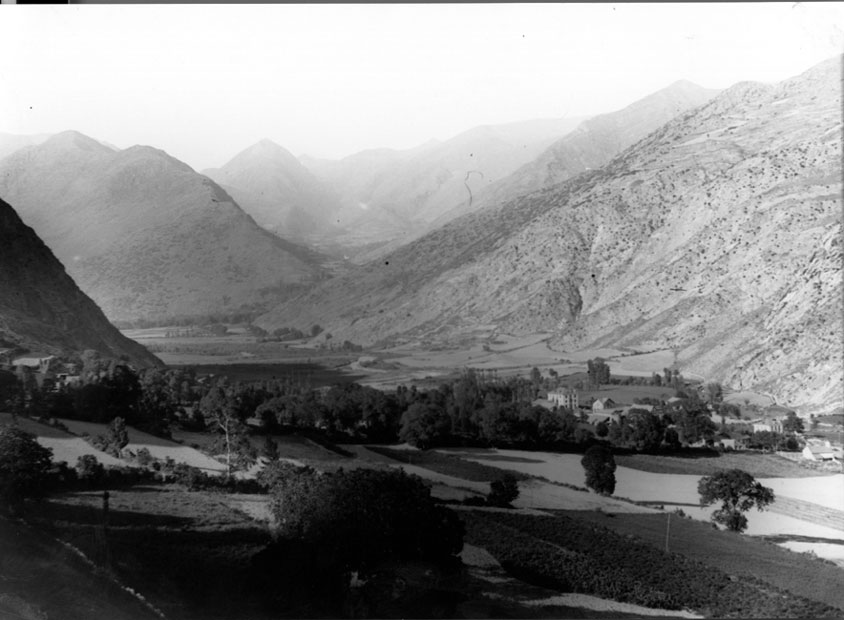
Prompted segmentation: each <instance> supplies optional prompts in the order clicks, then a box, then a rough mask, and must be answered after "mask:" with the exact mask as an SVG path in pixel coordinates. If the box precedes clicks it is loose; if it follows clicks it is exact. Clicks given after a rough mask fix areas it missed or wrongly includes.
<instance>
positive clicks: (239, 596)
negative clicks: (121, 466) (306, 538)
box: [30, 484, 272, 620]
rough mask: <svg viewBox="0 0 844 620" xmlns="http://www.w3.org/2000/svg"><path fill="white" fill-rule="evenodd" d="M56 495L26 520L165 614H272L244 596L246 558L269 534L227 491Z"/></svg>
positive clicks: (146, 489) (143, 489)
mask: <svg viewBox="0 0 844 620" xmlns="http://www.w3.org/2000/svg"><path fill="white" fill-rule="evenodd" d="M109 493H110V498H109V505H110V508H109V513H108V527H107V528H104V527H103V522H104V515H103V509H102V492H78V493H67V494H60V495H56V496H53V497H50V498H49V499H47V500H45V501H43V502H42V503H41V505H39V506H38V507H37V511H33V513H32V515H31V516H30V520H31V522H32V523H33V524H34V525H36V526H37V527H39V528H41V529H43V530H44V531H46V532H49V533H51V534H52V535H54V536H55V537H57V538H59V539H62V540H66V541H69V542H71V543H72V544H73V545H74V546H75V547H77V548H78V549H80V550H81V551H82V553H84V554H85V555H86V556H87V557H88V558H90V559H91V560H92V561H93V562H94V563H95V564H97V565H99V566H102V567H104V568H105V569H106V570H108V571H110V572H112V573H113V574H115V575H116V576H117V578H118V579H119V580H120V581H121V582H122V583H123V584H125V585H126V586H128V587H130V588H132V589H133V590H135V591H138V592H142V593H143V595H144V596H145V597H146V599H147V600H148V601H149V602H150V603H151V604H152V605H154V606H155V607H156V608H158V609H160V610H161V611H162V612H163V613H164V615H165V616H166V617H167V618H172V619H177V620H180V619H187V618H199V617H201V618H212V619H223V618H232V617H244V615H246V616H248V617H251V618H259V619H261V618H270V617H272V615H271V614H268V613H267V612H266V611H264V610H262V609H261V607H260V606H259V605H257V604H256V603H254V602H253V598H252V597H251V596H249V595H248V592H249V582H250V559H251V557H252V555H253V554H255V553H257V552H258V551H260V550H261V549H262V548H263V547H264V546H265V545H266V544H267V543H268V542H269V540H270V534H269V532H268V530H267V528H266V527H265V525H263V524H261V523H258V522H256V521H254V520H253V519H252V518H251V517H249V516H247V515H246V514H245V513H244V512H242V511H240V510H237V509H235V508H233V507H232V506H231V505H230V502H229V500H228V496H226V495H224V494H216V493H205V492H186V491H184V490H183V489H181V488H179V487H178V486H177V485H152V484H150V485H139V486H135V487H132V488H129V489H125V490H112V491H110V492H109Z"/></svg>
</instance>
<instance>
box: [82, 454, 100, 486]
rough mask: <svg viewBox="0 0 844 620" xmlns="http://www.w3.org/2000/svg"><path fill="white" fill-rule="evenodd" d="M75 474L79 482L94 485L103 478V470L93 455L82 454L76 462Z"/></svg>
mask: <svg viewBox="0 0 844 620" xmlns="http://www.w3.org/2000/svg"><path fill="white" fill-rule="evenodd" d="M76 473H77V475H78V477H79V480H83V481H86V482H88V483H91V484H96V483H98V482H100V481H102V479H103V477H104V476H105V468H104V467H103V465H102V463H100V462H99V461H98V460H97V457H96V456H94V455H93V454H83V455H82V456H80V457H79V458H78V459H77V460H76Z"/></svg>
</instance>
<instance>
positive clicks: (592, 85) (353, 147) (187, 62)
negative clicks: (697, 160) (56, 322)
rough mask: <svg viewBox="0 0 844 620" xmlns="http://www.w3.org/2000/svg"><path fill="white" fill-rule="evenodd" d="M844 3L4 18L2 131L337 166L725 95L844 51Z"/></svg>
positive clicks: (37, 11) (280, 8)
mask: <svg viewBox="0 0 844 620" xmlns="http://www.w3.org/2000/svg"><path fill="white" fill-rule="evenodd" d="M842 27H844V3H796V4H789V3H770V4H768V3H748V4H733V3H723V4H706V3H696V4H618V5H612V4H534V5H525V4H488V5H484V4H462V5H444V4H427V5H426V4H419V5H332V6H327V5H311V6H308V5H267V4H264V5H247V6H243V5H204V6H199V5H190V4H188V5H161V4H159V5H139V4H135V5H131V4H130V5H87V6H84V5H83V6H4V7H3V8H2V9H0V132H7V133H16V134H33V133H52V132H57V131H62V130H65V129H77V130H79V131H81V132H83V133H85V134H88V135H90V136H92V137H94V138H97V139H100V140H104V141H107V142H110V143H112V144H114V145H116V146H118V147H120V148H125V147H128V146H131V145H133V144H149V145H153V146H156V147H158V148H162V149H164V150H166V151H167V152H169V153H170V154H171V155H173V156H175V157H177V158H179V159H181V160H183V161H185V162H187V163H188V164H190V165H191V166H193V167H194V168H196V169H197V170H200V169H202V168H205V167H209V166H219V165H222V164H223V163H225V161H227V160H228V159H229V158H230V157H231V156H233V155H234V154H235V153H237V152H238V151H240V150H242V149H243V148H245V147H247V146H249V145H250V144H252V143H254V142H257V141H258V140H260V139H261V138H265V137H266V138H270V139H272V140H274V141H276V142H278V143H279V144H281V145H282V146H284V147H286V148H288V149H289V150H291V151H292V152H293V153H295V154H297V155H300V154H303V153H307V154H310V155H314V156H319V157H342V156H345V155H348V154H351V153H353V152H356V151H359V150H362V149H365V148H373V147H381V146H387V147H392V148H409V147H411V146H415V145H417V144H420V143H422V142H425V141H427V140H429V139H431V138H437V139H446V138H449V137H451V136H453V135H455V134H457V133H459V132H461V131H464V130H466V129H469V128H471V127H473V126H476V125H481V124H488V123H503V122H509V121H517V120H527V119H532V118H558V117H563V116H578V115H592V114H598V113H602V112H609V111H612V110H616V109H619V108H622V107H624V106H625V105H627V104H629V103H632V102H633V101H635V100H636V99H639V98H641V97H643V96H645V95H647V94H649V93H651V92H653V91H656V90H658V89H660V88H663V87H665V86H667V85H668V84H670V83H671V82H674V81H676V80H678V79H688V80H691V81H693V82H695V83H697V84H700V85H701V86H706V87H711V88H724V87H727V86H730V85H731V84H734V83H735V82H738V81H741V80H758V81H763V82H771V81H777V80H781V79H784V78H787V77H790V76H792V75H796V74H798V73H801V72H802V71H804V70H806V69H808V68H809V67H810V66H812V65H813V64H816V63H817V62H820V61H822V60H824V59H826V58H829V57H830V56H833V55H834V54H836V53H841V52H842V50H844V33H842Z"/></svg>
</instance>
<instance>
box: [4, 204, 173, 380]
mask: <svg viewBox="0 0 844 620" xmlns="http://www.w3.org/2000/svg"><path fill="white" fill-rule="evenodd" d="M0 291H2V294H0V343H2V345H5V346H10V345H11V346H15V347H20V348H23V349H27V350H30V351H39V352H47V353H52V354H62V353H80V352H82V351H84V350H85V349H94V350H97V351H99V352H100V353H101V354H102V355H103V356H105V357H109V358H121V357H123V356H125V357H127V358H128V359H129V360H130V361H131V362H132V363H134V364H136V365H137V366H139V367H146V366H155V365H160V364H161V362H160V361H159V360H158V358H156V357H155V356H154V355H153V354H152V353H150V352H149V351H147V350H146V349H145V348H144V347H142V346H141V345H139V344H138V343H136V342H134V341H132V340H129V339H128V338H126V337H125V336H123V335H122V334H121V333H120V332H119V331H117V329H116V328H115V327H114V326H112V325H111V324H110V323H109V322H108V320H107V319H106V318H105V316H104V315H103V313H102V311H101V310H100V309H99V308H98V307H97V305H96V304H95V303H94V302H93V301H91V299H90V298H89V297H88V296H86V295H85V294H84V293H83V292H82V291H80V290H79V288H77V286H76V284H75V283H74V282H73V280H72V279H71V278H70V276H68V275H67V273H65V270H64V268H63V267H62V265H61V263H59V261H58V260H57V259H56V257H55V256H54V255H53V253H52V252H51V251H50V250H49V248H47V246H46V245H44V243H43V242H42V241H41V240H40V239H39V238H38V236H37V235H36V234H35V232H34V231H33V230H32V229H31V228H30V227H28V226H26V225H24V223H23V222H22V221H21V219H20V218H19V217H18V215H17V213H15V211H14V209H12V207H11V206H9V204H7V203H6V202H4V201H3V200H0Z"/></svg>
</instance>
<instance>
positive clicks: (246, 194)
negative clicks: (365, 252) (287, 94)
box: [203, 140, 340, 241]
mask: <svg viewBox="0 0 844 620" xmlns="http://www.w3.org/2000/svg"><path fill="white" fill-rule="evenodd" d="M203 173H204V174H206V175H207V176H209V177H211V178H212V179H213V180H214V181H216V182H217V183H219V184H220V185H221V186H223V187H224V188H225V189H226V191H228V192H229V194H230V195H231V196H232V197H233V198H234V199H235V201H236V202H237V204H239V205H240V206H241V208H243V210H244V211H246V212H247V213H248V214H249V215H251V216H252V217H253V218H255V221H256V222H257V223H258V224H259V225H260V226H263V227H264V228H266V229H267V230H270V231H272V232H275V233H277V234H278V235H280V236H282V237H284V238H286V239H294V240H298V241H306V240H310V239H312V238H313V237H314V235H320V236H322V235H324V234H326V233H329V232H330V231H332V230H333V229H335V228H336V226H337V222H336V218H335V217H334V216H335V215H336V213H337V211H339V209H340V200H339V198H338V197H337V196H336V195H334V194H333V193H332V191H331V190H329V189H328V188H327V187H326V186H325V185H324V184H323V183H321V182H320V181H318V180H317V179H316V177H314V176H313V175H312V174H311V173H310V172H309V171H308V170H307V168H305V167H304V166H303V165H302V164H301V163H299V160H298V159H296V158H295V157H294V156H293V155H292V154H291V153H290V152H289V151H287V150H285V149H284V148H282V147H281V146H279V145H278V144H276V143H274V142H272V141H270V140H261V141H260V142H258V143H257V144H255V145H253V146H251V147H249V148H248V149H246V150H244V151H242V152H241V153H238V154H237V155H236V156H235V157H234V158H233V159H232V160H231V161H229V162H228V163H227V164H226V165H224V166H223V167H222V168H216V169H210V170H204V171H203Z"/></svg>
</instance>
